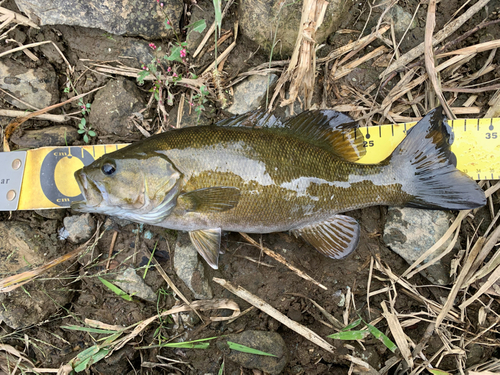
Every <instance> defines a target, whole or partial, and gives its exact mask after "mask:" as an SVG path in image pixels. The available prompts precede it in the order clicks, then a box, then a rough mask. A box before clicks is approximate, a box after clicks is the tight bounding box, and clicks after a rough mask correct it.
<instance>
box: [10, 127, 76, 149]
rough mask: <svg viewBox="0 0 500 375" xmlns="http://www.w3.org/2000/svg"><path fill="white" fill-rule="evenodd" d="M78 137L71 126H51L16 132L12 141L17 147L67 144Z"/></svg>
mask: <svg viewBox="0 0 500 375" xmlns="http://www.w3.org/2000/svg"><path fill="white" fill-rule="evenodd" d="M77 139H78V131H77V130H76V129H75V128H73V127H71V126H51V127H48V128H45V129H38V130H25V131H23V132H22V134H19V133H18V132H16V134H14V135H13V136H12V142H14V143H15V144H16V145H18V146H19V147H26V148H38V147H45V146H69V145H71V144H73V142H74V141H76V140H77Z"/></svg>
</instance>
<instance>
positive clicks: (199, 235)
mask: <svg viewBox="0 0 500 375" xmlns="http://www.w3.org/2000/svg"><path fill="white" fill-rule="evenodd" d="M189 238H191V242H192V243H193V245H194V247H196V250H198V253H199V254H200V255H201V256H202V257H203V259H205V260H206V261H207V263H208V264H209V265H210V267H212V268H213V269H214V270H216V269H217V268H219V250H220V238H221V229H220V228H215V229H203V230H193V231H191V232H189Z"/></svg>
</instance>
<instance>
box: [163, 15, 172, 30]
mask: <svg viewBox="0 0 500 375" xmlns="http://www.w3.org/2000/svg"><path fill="white" fill-rule="evenodd" d="M168 22H169V20H168V18H167V19H166V20H165V21H163V24H164V25H165V27H166V28H167V30H170V29H171V28H172V26H170V25H169V24H168Z"/></svg>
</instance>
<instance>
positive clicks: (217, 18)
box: [214, 0, 222, 33]
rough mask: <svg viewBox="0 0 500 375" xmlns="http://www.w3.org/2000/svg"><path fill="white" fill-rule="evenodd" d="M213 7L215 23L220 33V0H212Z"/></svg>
mask: <svg viewBox="0 0 500 375" xmlns="http://www.w3.org/2000/svg"><path fill="white" fill-rule="evenodd" d="M214 9H215V23H217V28H218V30H217V32H218V33H220V27H221V24H222V11H221V0H214Z"/></svg>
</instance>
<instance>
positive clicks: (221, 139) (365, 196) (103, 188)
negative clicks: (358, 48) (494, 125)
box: [72, 110, 485, 268]
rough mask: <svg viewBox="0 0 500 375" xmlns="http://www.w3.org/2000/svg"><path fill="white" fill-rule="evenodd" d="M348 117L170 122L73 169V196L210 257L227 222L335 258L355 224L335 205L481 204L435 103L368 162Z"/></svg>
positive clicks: (351, 244) (80, 205)
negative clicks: (77, 193) (172, 232)
mask: <svg viewBox="0 0 500 375" xmlns="http://www.w3.org/2000/svg"><path fill="white" fill-rule="evenodd" d="M353 124H354V122H353V120H352V119H350V118H349V117H347V116H345V115H343V114H340V113H338V112H335V111H331V110H324V111H311V112H303V113H301V114H300V115H297V116H295V117H293V118H291V119H289V120H286V121H284V122H281V121H280V120H278V119H276V118H274V116H272V115H267V114H263V113H260V112H257V113H249V114H245V115H241V116H237V117H235V118H232V119H229V120H225V121H222V122H220V123H219V126H201V127H191V128H183V129H178V130H173V131H169V132H166V133H163V134H159V135H156V136H153V137H150V138H148V139H146V140H144V141H141V142H137V143H135V144H132V145H130V146H128V147H126V148H123V149H120V150H118V151H116V152H113V153H111V154H107V155H105V156H103V157H101V158H100V159H98V160H96V161H95V162H93V163H92V164H90V165H89V166H86V167H84V168H83V169H81V170H79V171H77V172H76V173H75V177H76V179H77V181H78V183H79V186H80V189H81V190H82V194H83V196H84V197H85V201H82V202H76V203H74V204H73V205H72V207H73V208H74V209H75V210H78V211H82V212H99V213H105V214H109V215H115V216H118V217H121V218H125V219H129V220H133V221H136V222H140V223H148V224H153V225H158V226H162V227H166V228H171V229H178V230H185V231H188V232H189V235H190V238H191V240H192V242H193V244H194V245H195V247H196V248H197V250H198V252H199V253H200V254H201V255H202V256H203V257H204V258H205V259H206V260H207V262H208V263H209V264H210V265H211V266H212V267H214V268H217V262H218V253H219V247H220V238H221V231H223V230H227V231H240V232H248V233H270V232H278V231H291V232H292V233H293V234H295V235H296V236H301V237H302V238H303V239H305V240H306V241H307V242H309V243H310V244H311V245H313V246H314V247H315V248H316V249H317V250H318V251H320V252H321V253H323V254H325V255H327V256H329V257H332V258H342V257H344V256H346V255H348V254H349V253H350V252H352V251H353V250H354V249H355V248H356V246H357V243H358V240H359V232H360V229H359V225H358V223H357V222H356V221H355V220H354V219H353V218H351V217H349V216H346V215H342V214H341V213H343V212H346V211H350V210H354V209H359V208H363V207H368V206H373V205H380V204H383V205H398V206H404V205H406V206H411V207H419V208H429V209H470V208H475V207H479V206H482V205H484V204H485V195H484V192H483V191H482V190H481V189H480V188H479V187H478V185H477V184H476V183H475V182H474V181H472V180H471V179H470V178H469V177H467V176H466V175H465V174H464V173H462V172H460V171H458V170H457V169H456V167H455V165H453V155H452V153H451V151H450V147H449V146H450V142H451V140H450V139H451V138H450V132H449V127H447V125H446V123H445V119H444V118H443V115H442V111H441V110H434V111H432V112H430V113H429V114H428V115H427V116H425V117H424V118H423V119H422V120H421V121H420V122H419V123H418V124H417V125H415V126H414V127H413V128H412V129H410V130H409V131H408V134H407V137H406V138H405V139H404V140H403V141H402V142H401V144H400V145H399V146H398V147H397V148H396V149H395V150H394V152H393V153H392V155H391V156H389V157H388V158H387V159H386V160H384V161H383V162H381V163H380V164H376V165H364V164H359V163H356V161H357V160H359V158H360V157H361V156H362V155H363V153H364V152H366V151H365V149H364V148H363V137H362V136H361V134H360V133H359V131H357V128H356V127H355V126H353ZM246 125H257V126H251V127H249V126H246Z"/></svg>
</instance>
